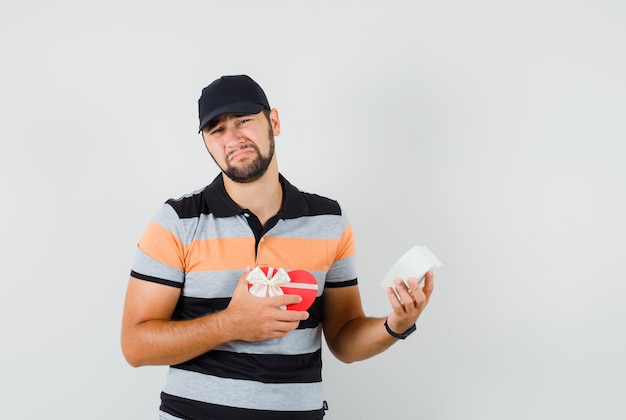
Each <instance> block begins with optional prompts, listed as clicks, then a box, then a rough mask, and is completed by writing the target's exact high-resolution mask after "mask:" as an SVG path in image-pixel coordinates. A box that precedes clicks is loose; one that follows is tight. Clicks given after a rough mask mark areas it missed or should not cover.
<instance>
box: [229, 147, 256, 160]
mask: <svg viewBox="0 0 626 420" xmlns="http://www.w3.org/2000/svg"><path fill="white" fill-rule="evenodd" d="M254 152H255V150H254V148H253V147H252V146H244V147H241V148H239V149H237V150H233V151H232V152H229V153H228V155H227V159H228V161H229V162H234V161H237V160H241V159H244V158H246V157H247V156H248V155H250V154H252V153H254Z"/></svg>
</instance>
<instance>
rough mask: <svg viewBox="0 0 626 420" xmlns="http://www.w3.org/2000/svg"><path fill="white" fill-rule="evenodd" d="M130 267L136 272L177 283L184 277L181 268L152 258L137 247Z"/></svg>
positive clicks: (181, 281)
mask: <svg viewBox="0 0 626 420" xmlns="http://www.w3.org/2000/svg"><path fill="white" fill-rule="evenodd" d="M131 269H132V270H133V271H135V272H137V273H141V274H145V275H146V276H151V277H158V278H160V279H164V280H170V281H174V282H177V283H183V281H184V279H185V273H184V272H183V271H182V270H179V269H176V268H173V267H170V266H169V265H166V264H163V263H162V262H160V261H157V260H155V259H154V258H150V257H149V256H148V255H147V254H146V253H145V252H143V251H142V250H141V249H140V248H139V247H138V248H137V252H136V254H135V260H134V261H133V265H132V268H131Z"/></svg>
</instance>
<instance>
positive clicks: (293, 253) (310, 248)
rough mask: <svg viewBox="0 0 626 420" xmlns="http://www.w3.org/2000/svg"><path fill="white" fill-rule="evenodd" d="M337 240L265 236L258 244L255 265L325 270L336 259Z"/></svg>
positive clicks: (286, 268) (287, 268)
mask: <svg viewBox="0 0 626 420" xmlns="http://www.w3.org/2000/svg"><path fill="white" fill-rule="evenodd" d="M338 242H339V240H338V239H333V240H328V239H304V238H281V237H276V236H265V237H264V239H263V242H261V243H260V244H259V250H258V257H257V265H260V266H264V265H269V266H271V267H281V268H284V269H285V270H307V271H325V270H328V269H329V268H330V266H331V265H332V263H333V262H334V261H335V259H336V258H335V257H336V255H337V244H338ZM281 250H284V251H281Z"/></svg>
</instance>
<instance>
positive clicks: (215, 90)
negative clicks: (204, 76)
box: [198, 74, 270, 132]
mask: <svg viewBox="0 0 626 420" xmlns="http://www.w3.org/2000/svg"><path fill="white" fill-rule="evenodd" d="M264 108H267V109H270V104H269V103H268V101H267V97H266V96H265V92H263V89H261V86H259V84H258V83H257V82H255V81H254V80H252V79H251V78H250V77H249V76H246V75H245V74H242V75H237V76H222V77H220V78H219V79H217V80H214V81H213V82H212V83H211V84H210V85H208V86H207V87H205V88H204V89H202V95H201V96H200V99H198V117H199V119H200V127H199V129H198V132H200V131H202V127H204V126H205V125H206V124H207V123H208V122H209V121H211V120H212V119H213V118H215V117H217V116H218V115H222V114H230V113H242V114H258V113H259V112H261V111H262V110H263V109H264Z"/></svg>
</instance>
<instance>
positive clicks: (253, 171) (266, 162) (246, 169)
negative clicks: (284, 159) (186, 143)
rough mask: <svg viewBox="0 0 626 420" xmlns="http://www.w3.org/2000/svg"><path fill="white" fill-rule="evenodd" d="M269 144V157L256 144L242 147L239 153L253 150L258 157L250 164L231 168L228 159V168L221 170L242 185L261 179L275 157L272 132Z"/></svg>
mask: <svg viewBox="0 0 626 420" xmlns="http://www.w3.org/2000/svg"><path fill="white" fill-rule="evenodd" d="M269 143H270V149H269V151H268V152H267V156H263V154H262V153H261V151H260V150H259V148H258V146H257V145H256V144H254V143H250V144H246V145H244V146H242V147H241V148H240V149H238V150H237V151H239V150H243V149H253V150H254V151H255V152H256V153H255V155H256V156H255V157H254V158H253V159H252V160H251V161H250V162H246V163H245V164H242V165H240V166H231V164H230V163H229V161H228V159H227V161H226V167H225V168H221V169H222V172H224V175H226V176H227V177H228V178H230V179H232V180H233V181H235V182H238V183H241V184H245V183H248V182H253V181H256V180H257V179H259V178H261V177H262V176H263V175H264V174H265V172H267V168H268V167H269V166H270V162H271V161H272V158H273V157H274V148H275V146H274V134H273V133H272V132H271V130H270V133H269ZM213 160H215V158H213ZM216 163H217V161H216Z"/></svg>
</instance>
